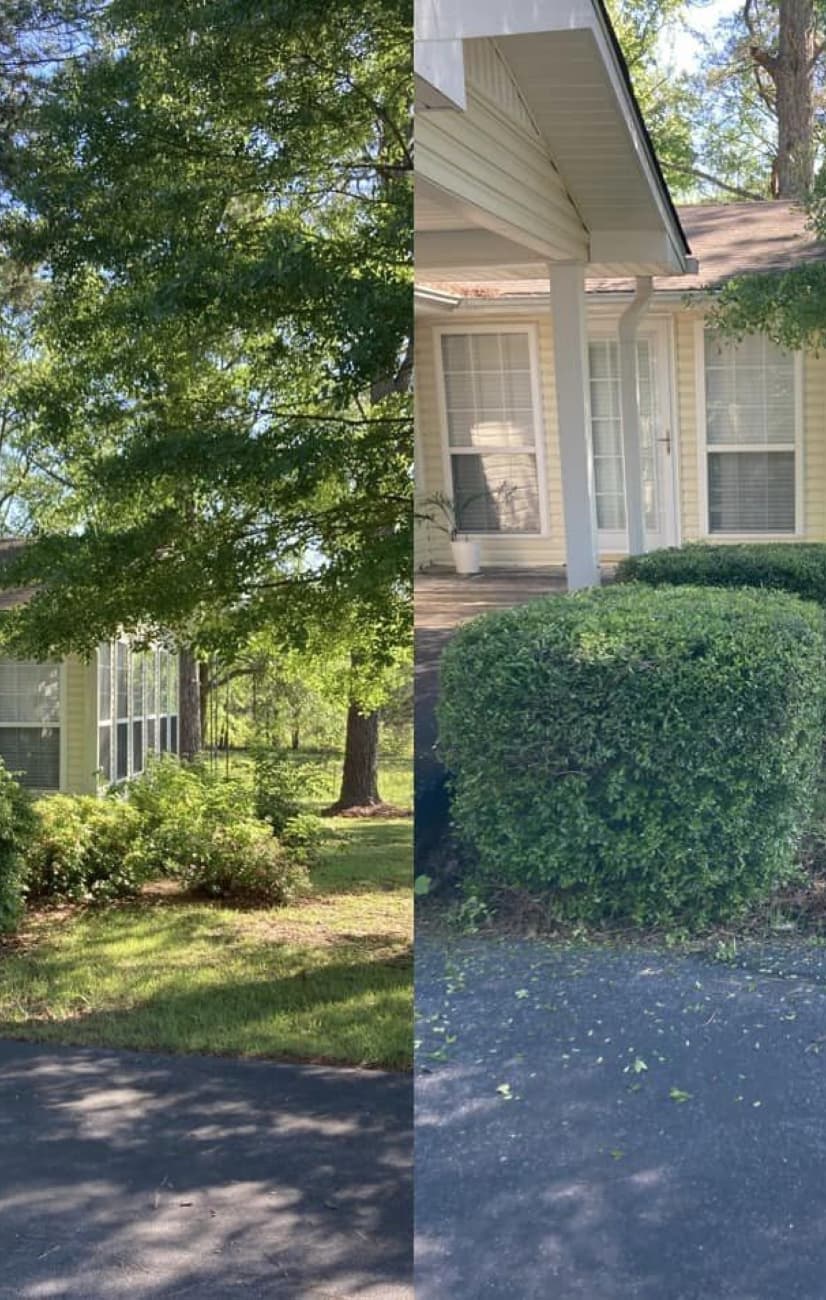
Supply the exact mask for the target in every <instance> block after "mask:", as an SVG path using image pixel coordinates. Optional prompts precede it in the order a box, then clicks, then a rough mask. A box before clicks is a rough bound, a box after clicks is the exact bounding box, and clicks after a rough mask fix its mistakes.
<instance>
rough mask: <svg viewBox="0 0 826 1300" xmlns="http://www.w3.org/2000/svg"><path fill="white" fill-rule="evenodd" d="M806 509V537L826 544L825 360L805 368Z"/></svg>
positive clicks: (810, 357) (815, 359) (812, 359)
mask: <svg viewBox="0 0 826 1300" xmlns="http://www.w3.org/2000/svg"><path fill="white" fill-rule="evenodd" d="M803 509H804V524H805V528H806V537H807V538H808V539H809V541H813V542H814V541H824V540H826V356H822V355H821V356H819V357H816V356H813V355H811V354H809V355H808V356H807V357H806V358H805V360H804V365H803Z"/></svg>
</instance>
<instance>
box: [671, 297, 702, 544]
mask: <svg viewBox="0 0 826 1300" xmlns="http://www.w3.org/2000/svg"><path fill="white" fill-rule="evenodd" d="M673 319H674V332H673V346H674V353H675V356H674V372H675V373H676V376H677V394H676V403H675V405H676V413H677V429H676V433H677V446H678V448H679V453H678V454H679V457H680V461H679V475H680V497H679V512H680V520H679V522H680V537H681V538H682V540H683V541H684V542H693V541H696V540H697V538H698V537H699V536H700V531H701V530H700V496H699V482H698V475H699V460H698V452H697V360H696V346H695V335H696V322H697V320H698V315H697V313H696V312H687V311H679V310H676V311H675V312H674V318H673Z"/></svg>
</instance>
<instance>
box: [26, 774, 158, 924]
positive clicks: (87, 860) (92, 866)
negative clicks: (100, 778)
mask: <svg viewBox="0 0 826 1300" xmlns="http://www.w3.org/2000/svg"><path fill="white" fill-rule="evenodd" d="M35 813H36V815H37V830H36V834H35V838H34V843H33V845H32V847H31V849H30V852H29V855H28V862H29V870H28V875H27V880H26V889H27V893H28V895H29V896H30V897H31V898H34V899H61V900H66V901H70V902H91V901H98V902H103V901H104V900H108V899H114V898H129V897H132V896H134V895H135V894H137V893H138V891H139V890H140V888H141V885H142V884H143V883H144V882H145V880H146V879H147V875H148V873H149V862H148V859H147V855H146V851H145V844H144V839H143V834H142V824H141V817H140V814H139V812H138V811H137V809H136V808H133V807H132V806H131V805H130V804H128V803H127V802H126V801H125V800H124V799H121V798H118V797H109V798H105V799H99V798H95V796H93V795H67V794H56V795H49V796H47V797H46V798H43V799H40V800H38V802H37V803H36V804H35Z"/></svg>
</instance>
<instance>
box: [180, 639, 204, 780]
mask: <svg viewBox="0 0 826 1300" xmlns="http://www.w3.org/2000/svg"><path fill="white" fill-rule="evenodd" d="M202 735H203V732H202V729H201V680H200V671H199V666H198V659H197V657H196V656H195V655H194V654H193V652H192V651H191V650H188V649H187V650H182V651H181V656H180V694H179V702H178V752H179V754H180V756H181V758H183V759H192V758H197V756H198V754H200V752H201V738H202Z"/></svg>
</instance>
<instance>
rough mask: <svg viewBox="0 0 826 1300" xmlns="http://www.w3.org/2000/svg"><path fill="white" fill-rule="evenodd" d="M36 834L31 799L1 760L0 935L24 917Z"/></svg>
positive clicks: (7, 932)
mask: <svg viewBox="0 0 826 1300" xmlns="http://www.w3.org/2000/svg"><path fill="white" fill-rule="evenodd" d="M34 833H35V816H34V812H33V809H32V803H31V799H30V797H29V795H28V794H27V793H26V791H25V790H23V789H21V787H20V786H19V785H18V783H17V782H16V781H15V780H14V778H13V776H12V775H11V774H10V773H9V772H7V771H6V768H5V766H4V765H3V762H2V760H0V934H9V933H11V932H12V931H14V930H16V929H17V926H18V924H19V922H20V918H21V916H22V914H23V899H24V891H25V880H26V872H27V865H26V859H27V855H28V852H29V849H30V847H31V842H32V839H33V837H34Z"/></svg>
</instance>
